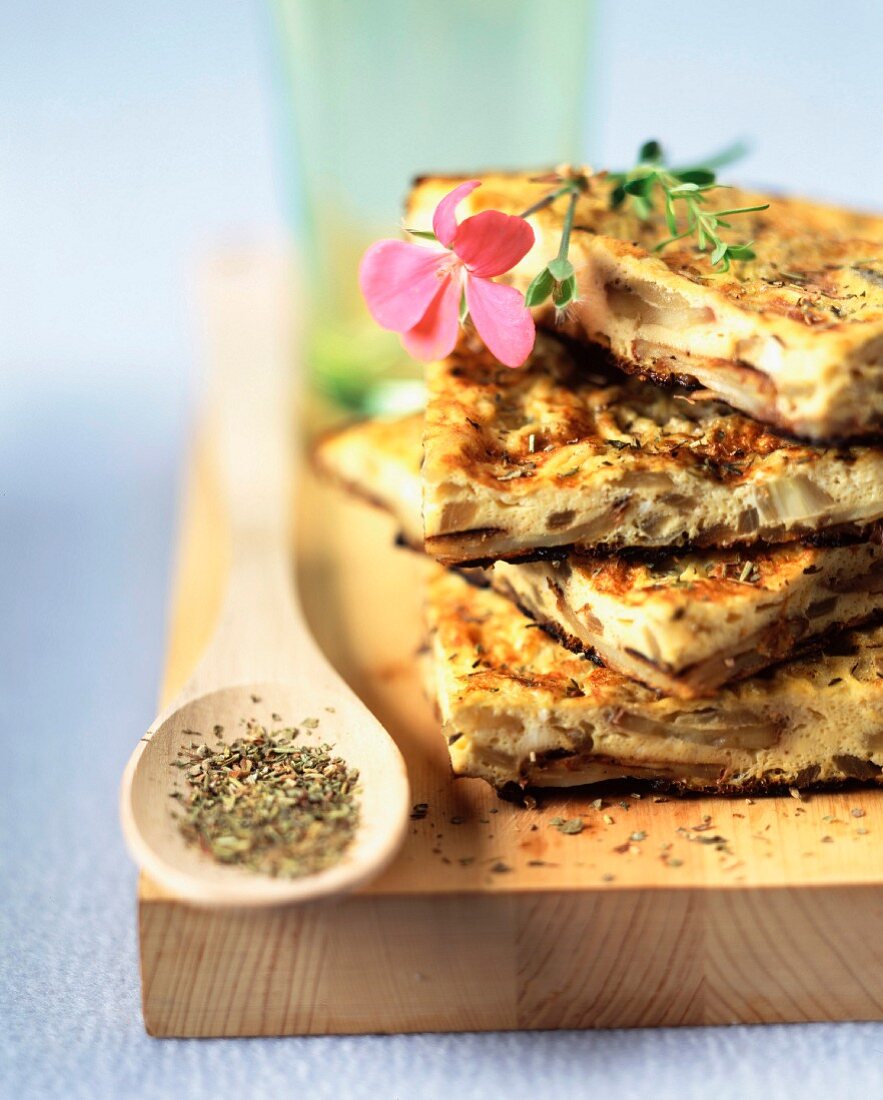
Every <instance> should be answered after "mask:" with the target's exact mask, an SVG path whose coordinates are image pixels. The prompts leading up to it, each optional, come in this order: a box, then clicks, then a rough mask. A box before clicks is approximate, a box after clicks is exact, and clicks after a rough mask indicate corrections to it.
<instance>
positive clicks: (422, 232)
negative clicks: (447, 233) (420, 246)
mask: <svg viewBox="0 0 883 1100" xmlns="http://www.w3.org/2000/svg"><path fill="white" fill-rule="evenodd" d="M405 232H406V233H410V234H411V236H412V237H420V238H421V240H424V241H438V237H436V235H435V234H434V233H433V232H432V231H431V230H429V229H406V230H405Z"/></svg>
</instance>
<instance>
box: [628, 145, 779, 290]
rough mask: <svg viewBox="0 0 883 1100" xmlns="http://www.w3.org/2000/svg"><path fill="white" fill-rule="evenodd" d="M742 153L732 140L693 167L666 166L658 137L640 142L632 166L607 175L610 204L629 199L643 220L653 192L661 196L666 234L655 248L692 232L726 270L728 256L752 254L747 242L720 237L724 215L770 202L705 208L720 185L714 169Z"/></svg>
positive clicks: (714, 264)
mask: <svg viewBox="0 0 883 1100" xmlns="http://www.w3.org/2000/svg"><path fill="white" fill-rule="evenodd" d="M744 152H745V149H744V146H742V145H736V146H733V147H731V148H730V149H728V150H725V151H724V152H723V153H721V154H719V155H718V156H717V157H712V158H710V159H709V160H707V161H706V162H705V163H703V164H700V165H696V166H695V167H689V168H669V167H667V166H666V163H665V157H664V154H663V151H662V146H661V145H660V144H659V142H658V141H648V142H645V143H644V145H642V146H641V149H640V152H639V153H638V163H637V164H636V165H635V167H634V168H631V169H629V171H627V172H611V173H610V174H609V178H610V179H611V180H612V181H613V182H614V183H615V185H616V186H615V187H614V189H613V192H612V193H611V197H610V203H611V206H612V207H613V208H614V209H616V208H617V207H620V206H622V205H623V204H624V203H626V202H629V203H630V204H631V208H632V210H633V211H634V212H635V214H636V215H637V216H638V217H639V218H640V219H641V220H642V221H646V220H647V219H648V218H650V217H651V215H652V214H653V212H654V210H655V209H656V205H655V204H656V201H657V197H658V196H660V195H661V199H662V208H663V213H664V216H665V223H666V225H667V226H668V231H669V233H670V234H671V235H670V236H669V237H666V239H665V240H664V241H660V242H659V244H657V245H656V246H655V248H654V251H655V252H659V251H661V250H662V249H663V248H665V247H666V246H667V245H670V244H673V243H674V242H675V241H680V240H683V239H684V238H685V237H693V236H695V238H696V246H697V248H698V249H699V250H700V251H701V252H706V251H710V253H711V255H710V257H709V261H710V263H711V265H712V267H720V268H721V270H722V271H729V270H730V264H731V263H732V261H733V260H753V259H754V258H755V253H754V250H753V249H752V247H751V245H752V244H753V242H752V241H746V242H740V243H732V242H729V241H725V240H723V238H722V237H721V235H720V232H719V231H720V230H721V229H730V228H732V226H731V224H730V222H729V221H726V220H725V219H726V218H729V217H733V216H734V215H736V214H750V213H753V212H754V211H758V210H766V209H767V208H768V207H769V203H761V204H758V205H757V206H736V207H732V208H730V209H725V210H709V209H708V207H707V205H706V204H707V202H708V194H709V192H711V191H716V190H720V189H722V188H723V185H722V184H719V183H718V182H717V174H716V171H715V169H716V168H718V167H720V166H721V165H722V164H725V163H729V162H730V161H732V160H735V159H736V157H737V156H741V155H742V154H743V153H744Z"/></svg>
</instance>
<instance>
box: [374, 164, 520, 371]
mask: <svg viewBox="0 0 883 1100" xmlns="http://www.w3.org/2000/svg"><path fill="white" fill-rule="evenodd" d="M480 186H481V183H480V181H479V180H470V181H469V182H468V183H461V184H460V186H459V187H455V188H454V190H453V191H451V192H450V193H449V194H447V195H445V197H444V198H443V199H442V200H441V202H440V203H439V204H438V206H437V207H436V209H435V214H434V215H433V219H432V228H433V231H434V232H435V236H436V238H437V242H436V241H433V242H432V243H431V244H428V245H419V244H411V243H409V242H407V241H392V240H388V241H377V242H376V243H375V244H372V245H371V247H370V248H369V249H368V251H367V252H366V253H365V255H364V256H363V257H362V263H361V265H360V267H359V285H360V286H361V288H362V294H363V296H364V298H365V301H366V303H367V305H368V309H369V310H370V312H371V316H372V317H373V318H374V320H375V321H376V322H377V323H378V324H379V325H381V326H382V327H383V328H386V329H391V330H392V331H393V332H399V333H401V336H402V343H403V344H404V345H405V349H406V350H407V351H408V352H409V353H410V354H411V355H413V356H414V358H415V359H423V360H427V361H430V360H433V359H444V358H445V356H446V355H450V353H451V352H452V351H453V350H454V346H455V345H456V343H457V334H458V329H459V323H460V298H461V295H463V294H464V293H465V295H466V307H467V309H468V310H469V314H470V316H471V317H472V321H473V323H474V324H475V327H476V329H477V330H478V334H479V336H480V337H481V338H482V340H484V342H485V344H486V345H487V347H488V349H489V350H490V351H491V352H492V354H493V355H494V356H495V357H496V358H497V359H499V361H500V362H501V363H504V364H505V365H506V366H507V367H520V366H521V364H522V363H523V362H524V361H525V359H527V357H528V355H529V354H530V351H531V348H532V347H533V344H534V339H535V336H536V333H535V329H534V323H533V318H532V317H531V315H530V310H528V309H527V308H526V306H525V304H524V298H523V296H522V294H521V293H520V292H519V291H517V290H515V288H514V287H511V286H504V285H503V284H501V283H495V282H494V281H493V280H494V278H495V277H496V276H497V275H502V274H503V273H504V272H506V271H509V270H510V268H513V267H514V266H515V265H516V264H517V263H518V262H519V260H521V259H522V258H523V257H524V256H525V255H527V253H528V252H529V251H530V248H531V246H532V245H533V242H534V236H533V229H531V227H530V226H529V225H528V223H527V222H526V221H525V220H524V218H518V217H513V216H512V215H510V214H503V213H502V212H501V211H499V210H485V211H483V212H482V213H481V214H475V215H474V216H473V217H471V218H466V220H465V221H463V222H460V224H459V225H458V224H457V220H456V218H455V217H454V210H455V208H456V206H457V204H458V203H459V202H460V200H461V199H464V198H465V197H466V196H467V195H468V194H469V193H470V192H472V191H474V190H475V188H476V187H480ZM440 246H441V247H440Z"/></svg>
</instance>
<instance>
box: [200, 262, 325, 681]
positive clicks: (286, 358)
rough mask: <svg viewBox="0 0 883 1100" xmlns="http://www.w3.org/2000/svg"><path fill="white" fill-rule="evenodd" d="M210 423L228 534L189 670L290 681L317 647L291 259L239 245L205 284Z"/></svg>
mask: <svg viewBox="0 0 883 1100" xmlns="http://www.w3.org/2000/svg"><path fill="white" fill-rule="evenodd" d="M201 289H202V295H201V297H202V311H201V312H202V316H203V319H204V320H203V343H204V347H205V349H206V359H207V362H206V366H207V383H208V386H207V389H208V393H207V397H208V409H209V422H208V429H209V433H210V440H211V442H212V445H213V450H214V454H215V456H216V460H217V472H218V476H219V480H220V484H221V488H222V492H223V497H224V501H225V505H226V515H227V523H228V530H229V538H230V545H229V549H230V554H229V574H228V579H227V590H226V593H225V598H224V602H223V605H222V609H221V613H220V616H219V619H218V623H217V627H216V631H215V635H214V637H213V639H212V642H211V643H210V645H209V647H208V649H207V651H206V653H205V655H204V656H203V659H202V661H201V662H200V665H199V667H198V668H197V670H196V672H195V673H194V681H197V682H198V688H199V690H201V691H205V690H207V689H208V688H211V687H213V686H215V685H216V684H217V685H221V684H231V683H242V682H246V681H256V680H272V679H285V676H286V672H287V673H288V674H290V672H291V669H292V662H296V663H298V664H302V662H303V660H304V659H306V658H307V657H308V656H309V655H310V654H311V652H312V650H313V646H312V645H311V644H310V643H311V639H310V638H309V636H308V632H307V630H306V628H305V626H304V624H303V622H302V619H301V616H300V612H299V610H298V607H297V603H296V598H295V592H294V570H293V564H292V561H291V554H290V548H291V546H292V545H293V539H294V529H293V522H294V518H293V517H294V508H293V507H292V504H293V484H294V469H295V464H296V462H297V461H298V459H299V457H300V456H299V450H300V447H299V441H298V438H297V436H298V432H297V423H298V417H297V408H296V407H295V406H296V401H297V397H298V394H297V386H296V382H297V380H296V378H295V374H296V371H297V358H296V332H295V328H294V312H295V311H294V309H293V308H292V307H293V301H294V283H293V270H292V264H291V262H290V260H289V259H287V258H286V257H283V256H279V257H278V258H277V259H276V260H275V261H274V262H272V263H270V262H268V260H267V256H266V254H261V255H260V256H251V255H249V254H248V253H241V252H236V253H233V254H232V255H229V256H225V257H223V258H222V259H220V260H216V261H215V262H214V263H212V264H211V266H210V267H209V269H208V271H207V272H206V275H205V277H204V279H203V280H202V288H201Z"/></svg>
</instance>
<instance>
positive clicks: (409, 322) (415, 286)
mask: <svg viewBox="0 0 883 1100" xmlns="http://www.w3.org/2000/svg"><path fill="white" fill-rule="evenodd" d="M451 258H452V257H451V254H450V253H449V252H442V251H441V250H440V249H438V248H425V247H423V246H422V245H419V244H410V243H409V242H408V241H377V242H376V243H375V244H372V245H371V247H370V248H369V249H368V251H367V252H366V253H365V255H364V256H363V257H362V262H361V264H360V265H359V286H360V287H361V289H362V295H363V296H364V298H365V302H366V304H367V306H368V309H369V310H370V312H371V316H372V317H373V318H374V320H375V321H376V322H377V324H378V325H380V326H381V327H382V328H387V329H392V331H393V332H405V331H406V330H407V329H409V328H413V327H414V325H416V324H417V322H418V321H419V320H420V318H421V317H422V316H423V314H424V313H425V312H426V310H427V309H428V308H429V305H430V303H431V302H432V300H433V298H434V297H435V296H436V294H437V293H438V291H439V280H440V279H442V278H443V277H444V273H443V271H442V270H441V269H442V268H443V267H445V266H447V265H448V263H449V261H450V260H451Z"/></svg>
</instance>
